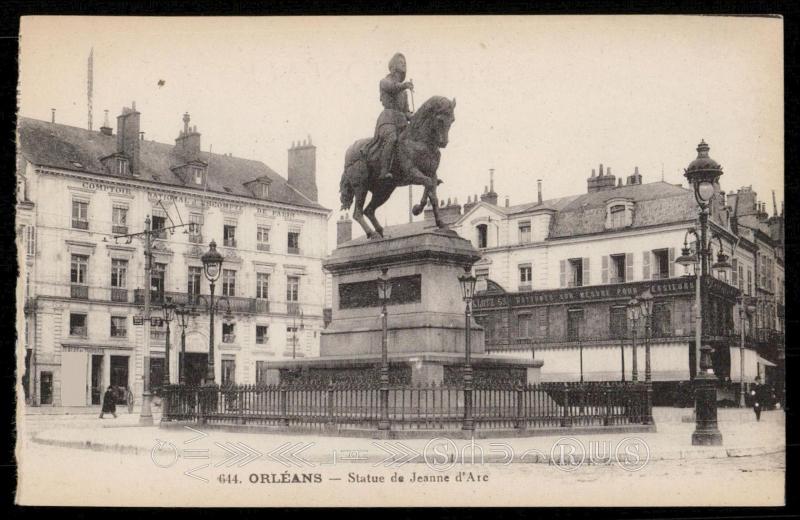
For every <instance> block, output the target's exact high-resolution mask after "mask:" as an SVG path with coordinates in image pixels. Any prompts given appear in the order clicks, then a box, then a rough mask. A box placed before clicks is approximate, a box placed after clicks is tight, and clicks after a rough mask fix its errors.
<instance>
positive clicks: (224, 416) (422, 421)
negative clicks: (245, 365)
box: [162, 381, 652, 430]
mask: <svg viewBox="0 0 800 520" xmlns="http://www.w3.org/2000/svg"><path fill="white" fill-rule="evenodd" d="M381 390H382V388H381V386H380V384H379V383H374V382H346V383H330V384H327V385H325V384H320V383H317V382H313V383H311V382H300V383H284V384H279V385H229V386H222V387H220V386H208V387H190V386H185V385H170V386H165V387H164V388H163V391H162V399H163V402H164V405H165V408H164V415H163V417H164V420H167V421H170V420H181V421H195V422H200V423H212V424H253V425H264V426H276V427H290V426H295V427H302V428H308V429H324V428H353V429H375V428H377V427H378V424H379V421H380V418H381V414H382V401H381ZM385 390H386V392H387V401H386V403H387V404H386V406H387V408H386V415H387V416H388V419H389V424H390V428H391V429H392V430H454V429H460V428H461V427H462V426H463V423H464V416H465V409H464V392H465V390H464V387H463V386H461V385H453V384H449V385H448V384H418V385H389V386H387V387H386V388H385ZM471 391H472V402H473V404H472V417H473V419H474V424H475V428H476V429H483V430H510V429H537V428H562V427H586V426H619V425H630V424H647V422H646V420H647V418H648V417H650V416H651V413H652V411H651V410H649V409H648V407H649V406H650V405H649V401H648V399H647V392H648V386H647V384H646V383H632V382H621V381H613V382H584V383H540V384H536V385H533V384H530V385H523V384H515V383H512V382H508V383H505V382H500V383H498V382H486V383H483V384H479V385H477V386H475V387H474V388H473V389H472V390H471Z"/></svg>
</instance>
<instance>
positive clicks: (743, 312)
mask: <svg viewBox="0 0 800 520" xmlns="http://www.w3.org/2000/svg"><path fill="white" fill-rule="evenodd" d="M736 303H737V304H739V329H740V331H739V333H740V335H741V344H740V345H739V407H741V408H744V407H745V406H746V403H745V398H744V396H745V388H744V336H745V323H747V322H748V320H747V315H748V314H753V313H754V312H755V311H756V307H755V305H748V298H747V297H746V296H745V295H744V294H742V293H741V292H740V293H739V296H737V297H736Z"/></svg>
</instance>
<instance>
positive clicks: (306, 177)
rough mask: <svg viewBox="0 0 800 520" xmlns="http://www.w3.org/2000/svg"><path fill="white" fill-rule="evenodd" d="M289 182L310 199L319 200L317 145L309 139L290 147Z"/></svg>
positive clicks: (309, 137)
mask: <svg viewBox="0 0 800 520" xmlns="http://www.w3.org/2000/svg"><path fill="white" fill-rule="evenodd" d="M287 170H288V178H289V184H290V185H291V186H293V187H294V188H295V189H297V190H298V191H299V192H300V193H302V194H303V195H305V196H306V197H308V198H309V199H311V200H313V201H314V202H317V147H316V146H314V145H313V144H312V143H311V136H310V135H309V136H308V140H307V141H305V140H304V141H303V142H302V143H300V142H299V141H298V142H297V143H293V144H292V147H291V148H289V166H288V168H287Z"/></svg>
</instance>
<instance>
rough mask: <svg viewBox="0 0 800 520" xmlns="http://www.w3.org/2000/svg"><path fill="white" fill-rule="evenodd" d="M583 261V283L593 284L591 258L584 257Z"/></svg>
mask: <svg viewBox="0 0 800 520" xmlns="http://www.w3.org/2000/svg"><path fill="white" fill-rule="evenodd" d="M581 263H582V264H583V273H582V275H581V276H582V277H583V285H591V282H590V281H589V259H588V258H584V259H583V260H582V261H581Z"/></svg>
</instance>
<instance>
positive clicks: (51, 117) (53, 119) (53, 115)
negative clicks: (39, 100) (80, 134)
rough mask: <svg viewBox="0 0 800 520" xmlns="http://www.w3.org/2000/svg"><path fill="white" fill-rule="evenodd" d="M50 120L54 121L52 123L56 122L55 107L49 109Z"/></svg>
mask: <svg viewBox="0 0 800 520" xmlns="http://www.w3.org/2000/svg"><path fill="white" fill-rule="evenodd" d="M50 122H51V123H54V124H55V122H56V109H55V108H51V109H50Z"/></svg>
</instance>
